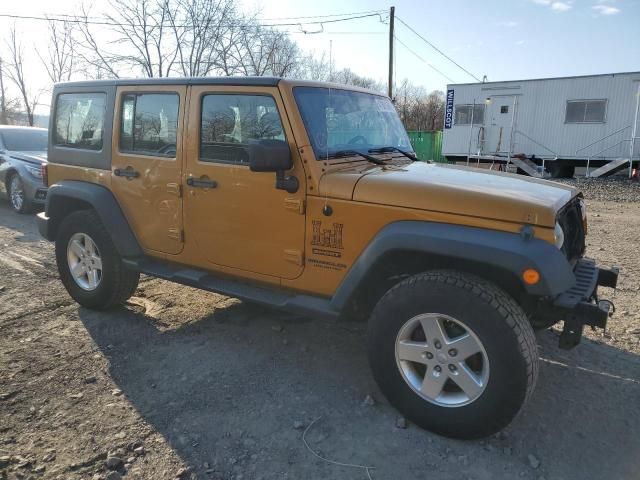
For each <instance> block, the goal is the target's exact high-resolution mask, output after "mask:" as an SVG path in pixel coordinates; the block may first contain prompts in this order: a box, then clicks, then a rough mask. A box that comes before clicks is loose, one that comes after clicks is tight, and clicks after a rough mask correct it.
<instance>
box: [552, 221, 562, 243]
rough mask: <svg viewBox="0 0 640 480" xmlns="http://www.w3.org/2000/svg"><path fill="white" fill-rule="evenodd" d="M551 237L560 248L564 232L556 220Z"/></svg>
mask: <svg viewBox="0 0 640 480" xmlns="http://www.w3.org/2000/svg"><path fill="white" fill-rule="evenodd" d="M553 237H554V238H555V241H556V247H558V248H562V245H564V232H563V231H562V227H561V226H560V224H559V223H558V222H556V227H555V228H554V229H553Z"/></svg>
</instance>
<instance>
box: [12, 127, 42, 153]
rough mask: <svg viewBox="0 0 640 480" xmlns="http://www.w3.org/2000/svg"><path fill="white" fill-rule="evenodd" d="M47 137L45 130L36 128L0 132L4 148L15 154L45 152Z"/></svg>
mask: <svg viewBox="0 0 640 480" xmlns="http://www.w3.org/2000/svg"><path fill="white" fill-rule="evenodd" d="M47 135H48V132H47V131H46V130H40V129H37V128H34V129H27V128H25V129H15V130H2V131H1V132H0V136H1V137H2V143H3V144H4V147H5V148H6V149H7V150H13V151H16V152H46V151H47Z"/></svg>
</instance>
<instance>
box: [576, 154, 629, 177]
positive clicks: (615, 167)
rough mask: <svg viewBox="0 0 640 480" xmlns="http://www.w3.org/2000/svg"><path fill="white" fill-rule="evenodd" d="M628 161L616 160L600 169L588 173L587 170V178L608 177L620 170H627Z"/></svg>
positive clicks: (625, 159) (623, 159)
mask: <svg viewBox="0 0 640 480" xmlns="http://www.w3.org/2000/svg"><path fill="white" fill-rule="evenodd" d="M629 162H630V160H629V159H628V158H617V159H615V160H612V161H611V162H609V163H605V164H604V165H602V166H601V167H600V168H596V169H595V170H592V171H589V169H587V177H588V178H599V177H609V176H611V175H613V174H614V173H616V172H619V171H620V170H623V169H625V168H627V165H628V164H629Z"/></svg>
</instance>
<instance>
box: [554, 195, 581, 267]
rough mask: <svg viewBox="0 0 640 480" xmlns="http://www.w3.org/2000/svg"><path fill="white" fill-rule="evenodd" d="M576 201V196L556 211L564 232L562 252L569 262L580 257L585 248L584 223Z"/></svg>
mask: <svg viewBox="0 0 640 480" xmlns="http://www.w3.org/2000/svg"><path fill="white" fill-rule="evenodd" d="M578 202H579V201H578V199H577V198H576V199H574V200H573V201H572V202H571V203H568V204H567V205H566V206H565V207H564V208H563V209H562V210H561V211H560V212H559V213H558V223H559V224H560V226H561V227H562V231H563V232H564V244H563V245H562V252H563V253H564V254H565V256H566V257H567V259H568V260H569V261H570V262H575V261H576V260H578V259H579V258H581V257H582V256H583V255H584V248H585V243H584V242H585V235H584V225H583V223H582V212H581V211H580V205H579V203H578Z"/></svg>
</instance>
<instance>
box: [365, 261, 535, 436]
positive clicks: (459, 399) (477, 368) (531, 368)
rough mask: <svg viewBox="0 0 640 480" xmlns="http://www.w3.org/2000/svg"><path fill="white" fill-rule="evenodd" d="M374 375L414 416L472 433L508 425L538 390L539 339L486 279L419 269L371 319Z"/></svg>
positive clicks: (434, 426) (436, 428)
mask: <svg viewBox="0 0 640 480" xmlns="http://www.w3.org/2000/svg"><path fill="white" fill-rule="evenodd" d="M368 355H369V362H370V364H371V367H372V371H373V375H374V377H375V379H376V381H377V383H378V385H379V386H380V389H381V390H382V392H383V393H384V395H385V396H386V397H387V399H388V400H389V402H390V403H391V404H392V405H393V406H395V407H396V408H397V409H398V410H399V411H400V412H401V413H402V414H403V415H404V416H405V417H407V418H408V419H409V420H410V421H412V422H413V423H415V424H416V425H419V426H420V427H422V428H425V429H427V430H431V431H433V432H435V433H438V434H440V435H444V436H447V437H453V438H461V439H473V438H481V437H486V436H488V435H491V434H494V433H496V432H498V431H499V430H501V429H502V428H504V427H505V426H507V425H508V424H509V423H510V422H511V421H512V420H513V418H514V417H515V416H516V414H517V413H518V412H519V411H520V410H521V408H522V406H523V405H524V404H525V403H526V401H527V400H528V399H529V397H530V395H531V393H532V392H533V389H534V386H535V383H536V379H537V375H538V355H537V345H536V340H535V336H534V333H533V330H532V328H531V325H530V324H529V322H528V321H527V317H526V315H525V313H524V312H523V310H522V309H521V308H520V307H519V305H518V304H517V303H516V302H515V301H514V300H513V299H512V298H511V297H509V296H508V295H507V294H506V293H504V292H503V291H502V290H500V289H499V288H498V287H496V286H495V285H493V284H492V283H490V282H487V281H486V280H483V279H481V278H479V277H475V276H473V275H469V274H465V273H459V272H454V271H433V272H426V273H422V274H418V275H414V276H412V277H409V278H407V279H405V280H404V281H402V282H400V283H399V284H397V285H396V286H395V287H393V288H392V289H391V290H389V291H388V292H387V293H386V294H385V295H384V296H383V298H382V299H381V300H380V301H379V302H378V304H377V305H376V307H375V309H374V311H373V314H372V316H371V319H370V323H369V331H368Z"/></svg>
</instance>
